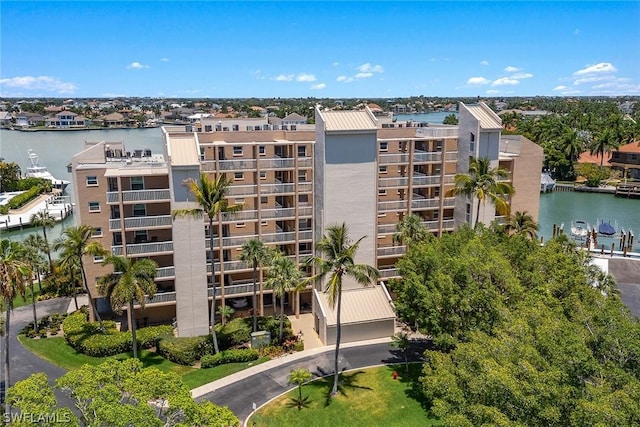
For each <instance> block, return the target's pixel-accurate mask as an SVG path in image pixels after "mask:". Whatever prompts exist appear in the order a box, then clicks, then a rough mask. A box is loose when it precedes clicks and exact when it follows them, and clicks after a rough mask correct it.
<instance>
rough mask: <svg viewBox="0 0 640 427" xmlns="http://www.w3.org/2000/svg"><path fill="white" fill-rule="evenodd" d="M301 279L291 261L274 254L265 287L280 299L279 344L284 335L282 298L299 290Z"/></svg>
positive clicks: (301, 283)
mask: <svg viewBox="0 0 640 427" xmlns="http://www.w3.org/2000/svg"><path fill="white" fill-rule="evenodd" d="M302 278H303V274H302V270H300V268H298V266H297V265H296V262H295V261H294V260H293V259H291V258H289V257H287V256H286V255H284V254H283V253H281V252H279V251H278V252H276V253H275V254H274V256H273V258H271V262H270V264H269V269H268V270H267V280H266V281H265V286H266V287H267V288H269V289H273V293H274V295H275V296H277V297H278V298H280V335H279V337H278V342H279V343H282V338H283V334H284V297H285V295H286V294H287V292H290V291H292V290H300V289H301V288H302V287H303V286H304V285H305V284H304V282H303V281H302Z"/></svg>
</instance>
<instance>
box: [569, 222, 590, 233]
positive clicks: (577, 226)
mask: <svg viewBox="0 0 640 427" xmlns="http://www.w3.org/2000/svg"><path fill="white" fill-rule="evenodd" d="M588 234H589V224H587V223H586V222H584V221H580V220H578V221H575V222H572V223H571V235H572V236H574V237H587V235H588Z"/></svg>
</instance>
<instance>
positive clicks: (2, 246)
mask: <svg viewBox="0 0 640 427" xmlns="http://www.w3.org/2000/svg"><path fill="white" fill-rule="evenodd" d="M23 252H24V251H23V247H22V245H21V244H20V243H18V242H15V241H10V240H8V239H2V240H0V297H1V298H2V302H3V303H4V308H5V315H6V317H5V326H4V352H5V353H4V388H3V393H5V391H6V390H8V389H9V386H10V385H11V381H10V377H9V373H10V372H11V371H10V369H9V368H10V366H9V364H10V362H9V361H10V359H9V343H10V339H9V336H10V327H11V311H12V310H13V300H14V298H15V297H16V296H17V295H23V296H24V294H25V284H26V283H27V282H28V280H29V278H30V277H31V271H30V270H29V265H28V264H27V262H26V261H25V260H24V256H23V255H24V254H23ZM2 397H3V400H4V402H5V414H9V413H10V409H11V408H10V406H9V403H8V402H7V400H6V399H4V395H3V396H2Z"/></svg>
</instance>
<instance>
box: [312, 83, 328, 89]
mask: <svg viewBox="0 0 640 427" xmlns="http://www.w3.org/2000/svg"><path fill="white" fill-rule="evenodd" d="M325 87H327V85H326V84H324V83H318V84H315V85H313V86H311V90H320V89H324V88H325Z"/></svg>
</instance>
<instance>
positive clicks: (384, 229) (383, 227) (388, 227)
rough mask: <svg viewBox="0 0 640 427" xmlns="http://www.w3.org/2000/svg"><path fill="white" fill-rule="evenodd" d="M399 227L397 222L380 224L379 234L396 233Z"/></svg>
mask: <svg viewBox="0 0 640 427" xmlns="http://www.w3.org/2000/svg"><path fill="white" fill-rule="evenodd" d="M397 228H398V225H397V224H380V225H378V234H391V233H395V232H396V230H397Z"/></svg>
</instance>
